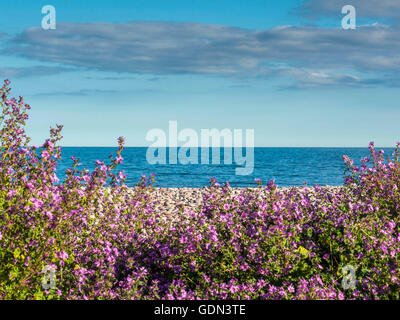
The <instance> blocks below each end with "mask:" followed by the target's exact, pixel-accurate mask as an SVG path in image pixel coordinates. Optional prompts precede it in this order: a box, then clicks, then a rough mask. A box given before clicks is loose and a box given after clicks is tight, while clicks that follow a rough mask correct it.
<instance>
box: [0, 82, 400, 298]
mask: <svg viewBox="0 0 400 320" xmlns="http://www.w3.org/2000/svg"><path fill="white" fill-rule="evenodd" d="M9 94H10V89H9V81H5V83H4V86H3V87H2V88H1V89H0V96H1V98H0V104H1V107H2V114H1V115H0V137H1V153H0V299H399V298H400V297H399V293H400V267H399V260H400V227H399V212H400V190H399V187H400V161H399V154H400V146H399V144H397V148H396V151H395V153H394V154H393V155H392V158H388V159H385V158H384V154H383V152H377V151H376V150H375V148H374V146H373V144H371V145H370V151H371V156H370V157H368V158H365V159H363V160H362V165H361V167H356V166H355V165H354V163H353V162H352V160H350V159H349V158H347V157H344V161H345V163H346V164H347V171H346V173H345V185H344V187H343V188H340V189H339V190H337V191H335V192H332V191H331V190H330V189H327V188H321V187H318V186H316V187H314V188H291V189H290V190H286V191H283V190H281V189H279V188H277V186H276V185H275V183H274V182H273V181H270V182H268V183H267V185H266V186H262V184H261V181H260V180H257V185H258V187H257V188H255V189H246V190H243V191H241V192H240V194H238V193H235V192H232V189H231V188H230V186H229V185H228V184H225V185H223V186H221V185H219V184H218V183H217V182H216V181H215V180H212V181H211V184H210V187H209V188H208V191H207V193H206V194H205V196H204V199H203V204H202V205H201V206H200V207H199V208H198V209H197V210H196V212H192V211H184V209H183V208H182V210H181V211H182V212H181V214H180V215H178V216H177V218H176V219H175V220H173V219H168V218H167V217H166V216H164V215H162V214H160V212H159V211H158V209H157V206H156V205H155V204H154V203H153V202H152V200H151V199H152V198H151V197H150V194H151V192H152V190H153V187H152V184H153V176H152V177H150V178H149V179H147V178H146V177H145V176H143V177H142V179H141V181H140V182H139V183H138V185H137V187H135V188H133V189H130V188H128V187H127V186H126V185H125V175H124V173H123V172H118V173H114V171H115V169H116V167H117V166H118V164H120V163H121V162H122V161H123V157H122V155H121V153H122V151H123V148H124V139H123V138H119V140H118V142H119V148H118V150H117V151H116V154H115V155H110V159H109V162H108V163H106V162H104V161H96V168H95V169H94V170H93V171H92V172H89V171H88V170H86V169H80V163H79V159H77V158H74V157H73V159H72V160H73V166H72V168H70V169H68V170H67V172H66V178H65V180H64V181H62V182H60V181H59V180H58V178H57V176H56V174H55V172H56V170H55V169H56V166H57V161H58V160H59V159H60V158H61V149H60V147H59V146H58V142H59V141H60V139H61V138H62V137H61V129H62V126H59V125H57V127H56V128H55V129H51V131H50V138H49V139H48V140H46V141H45V143H44V144H43V145H42V146H41V147H39V146H30V144H29V142H30V141H29V138H28V137H27V136H26V134H25V131H24V126H25V121H26V120H27V119H28V116H27V110H29V108H30V107H29V105H27V104H25V103H24V101H23V99H22V97H20V98H19V99H18V100H17V99H11V98H9ZM48 266H50V267H51V268H53V270H55V279H54V280H55V285H54V286H50V287H48V286H44V285H43V280H44V277H45V275H44V273H43V269H44V268H45V267H48ZM345 266H352V267H353V268H354V270H355V278H354V279H352V281H354V287H353V288H350V289H348V288H346V287H344V286H343V280H346V279H344V278H345V277H347V275H346V274H344V273H343V267H345ZM347 280H348V279H347Z"/></svg>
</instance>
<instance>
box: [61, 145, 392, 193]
mask: <svg viewBox="0 0 400 320" xmlns="http://www.w3.org/2000/svg"><path fill="white" fill-rule="evenodd" d="M377 150H381V149H379V148H377ZM382 150H384V151H385V155H386V156H390V155H391V154H392V153H393V151H394V149H393V148H382ZM115 151H116V148H111V147H63V148H62V153H61V154H62V160H61V161H60V162H59V163H58V166H57V176H58V177H59V178H60V180H61V181H62V180H63V179H64V178H65V171H66V169H67V168H70V167H71V165H72V160H71V157H72V156H75V157H77V158H79V160H80V161H79V162H80V163H81V164H82V166H81V167H80V168H86V169H89V170H93V169H94V168H95V161H96V160H100V161H105V163H108V161H109V155H110V154H111V153H114V152H115ZM165 151H166V157H165V158H160V159H164V160H166V161H163V162H164V163H162V164H160V163H157V164H150V163H149V161H148V159H149V157H146V154H147V153H148V148H140V147H138V148H134V147H132V148H126V149H124V150H123V152H122V157H123V158H124V161H123V163H122V164H121V165H119V166H118V167H117V171H124V173H125V174H126V175H127V180H126V184H127V185H128V186H130V187H133V186H135V185H136V184H137V182H138V181H139V180H140V177H141V176H142V175H147V176H149V175H150V174H152V173H154V174H155V181H156V182H155V184H154V186H155V187H163V188H182V187H187V188H201V187H205V186H208V185H209V184H210V178H212V177H214V178H216V179H217V181H218V182H219V183H221V184H222V183H224V182H229V184H230V185H231V186H232V187H255V186H256V185H257V183H256V182H255V179H260V180H261V181H262V183H263V184H266V183H267V182H268V181H270V180H275V183H276V184H277V185H278V186H280V187H288V186H303V185H305V184H306V185H308V186H314V185H320V186H324V185H330V186H340V185H343V184H344V171H345V165H344V163H343V159H342V156H343V155H347V156H349V157H350V158H351V159H353V161H354V163H355V164H356V165H357V164H360V160H361V158H363V157H366V156H368V155H369V150H368V148H254V164H252V163H251V161H249V162H248V164H247V165H248V167H249V168H250V169H248V170H247V171H248V172H247V173H249V174H246V175H239V174H237V173H238V170H236V169H238V168H243V167H245V165H244V164H240V162H239V160H238V161H236V160H235V157H234V153H232V154H233V156H232V157H231V161H229V160H228V161H227V162H226V163H225V159H224V149H223V148H221V150H220V156H219V157H218V158H219V159H220V163H219V164H213V163H212V159H215V158H216V157H217V156H218V154H217V153H213V151H214V150H213V149H210V150H208V151H209V164H207V163H202V162H205V161H202V159H201V152H202V151H203V150H200V149H199V150H198V161H197V162H198V163H197V164H196V163H195V164H193V163H191V164H182V163H181V162H180V161H179V160H178V161H177V163H176V164H175V163H170V162H169V152H170V150H169V149H168V148H167V149H166V150H165ZM155 155H156V156H158V155H160V154H157V153H156V154H155ZM243 155H245V149H244V150H243ZM237 159H239V158H237ZM217 160H218V159H217ZM250 160H251V159H250ZM150 162H151V161H150ZM172 162H173V161H172ZM195 162H196V161H195ZM214 162H217V161H214ZM230 162H231V163H230ZM251 169H252V170H251ZM242 173H243V172H242Z"/></svg>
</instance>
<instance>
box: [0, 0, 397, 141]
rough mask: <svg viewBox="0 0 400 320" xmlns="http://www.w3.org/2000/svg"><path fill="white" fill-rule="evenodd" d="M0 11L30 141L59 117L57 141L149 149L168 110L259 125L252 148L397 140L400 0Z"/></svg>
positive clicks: (4, 61) (4, 68) (25, 2)
mask: <svg viewBox="0 0 400 320" xmlns="http://www.w3.org/2000/svg"><path fill="white" fill-rule="evenodd" d="M49 4H50V5H53V6H54V7H55V8H56V12H57V28H56V30H43V29H42V28H41V20H42V18H43V16H44V15H43V14H42V13H41V9H42V7H43V6H44V5H49ZM345 4H352V5H354V7H355V8H356V10H357V29H356V30H343V29H342V28H341V19H342V17H343V15H342V14H341V8H342V6H343V5H345ZM0 15H1V19H0V77H1V78H3V79H5V78H9V79H10V80H11V81H12V87H13V93H14V94H15V95H23V96H24V97H25V101H26V102H28V103H30V104H31V106H32V110H31V114H30V115H31V117H30V121H29V126H28V133H29V134H30V135H31V136H32V138H33V142H34V143H38V144H39V143H40V142H41V141H43V140H44V139H45V138H46V137H47V136H48V129H49V126H50V125H54V124H55V123H61V124H63V125H64V131H63V136H64V139H63V145H65V146H114V145H116V138H117V137H118V136H121V135H122V136H125V137H126V138H127V145H128V146H145V145H148V144H149V143H148V142H146V140H145V136H146V133H147V132H148V131H149V130H151V129H153V128H162V129H165V130H167V128H168V121H170V120H177V121H178V127H179V129H183V128H193V129H195V130H200V129H202V128H218V129H223V128H230V129H232V130H233V129H254V130H255V143H256V146H332V147H339V146H360V147H366V146H367V145H368V143H369V141H375V143H376V145H378V146H382V147H384V146H387V147H391V146H393V145H394V144H395V142H396V141H398V140H400V126H399V125H398V123H399V119H400V108H399V105H398V101H399V100H400V99H399V98H400V97H399V86H400V76H399V74H400V73H399V71H400V70H399V69H400V63H399V62H400V50H399V49H400V48H399V47H400V27H399V20H400V2H399V1H396V0H381V1H379V3H378V4H377V2H376V1H372V0H351V1H344V0H332V1H324V0H304V1H302V0H281V1H272V0H270V1H268V0H230V1H225V0H201V1H200V0H170V1H165V0H159V1H155V0H140V1H138V0H129V1H128V0H114V1H100V0H96V1H92V0H85V1H78V0H69V1H67V0H50V1H39V0H34V1H32V0H14V1H9V2H6V3H4V4H2V11H1V13H0Z"/></svg>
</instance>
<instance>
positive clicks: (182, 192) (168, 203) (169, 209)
mask: <svg viewBox="0 0 400 320" xmlns="http://www.w3.org/2000/svg"><path fill="white" fill-rule="evenodd" d="M297 188H298V189H300V190H302V191H303V192H305V193H306V194H307V195H308V196H309V197H310V199H311V200H312V199H313V198H314V196H313V195H314V194H315V189H314V187H297ZM321 188H322V189H325V190H327V191H328V192H329V193H333V194H336V193H338V192H339V191H340V190H341V189H343V187H341V186H323V187H321ZM246 189H250V190H251V191H253V192H257V193H259V196H260V197H263V196H264V197H265V196H267V189H265V188H230V190H231V192H232V196H237V195H239V194H240V193H241V192H242V191H243V190H246ZM290 189H291V188H289V187H283V188H278V190H279V191H281V192H288V191H289V190H290ZM131 190H134V188H132V189H131ZM208 191H209V188H208V187H204V188H154V191H153V192H152V193H151V199H152V200H153V201H154V204H155V206H156V209H157V210H158V211H159V212H160V213H162V214H166V215H167V216H173V215H175V214H177V213H179V212H182V208H183V211H184V212H187V211H195V210H196V209H198V208H199V207H200V206H201V205H202V203H203V196H204V195H205V194H206V193H207V192H208Z"/></svg>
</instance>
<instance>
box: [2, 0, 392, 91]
mask: <svg viewBox="0 0 400 320" xmlns="http://www.w3.org/2000/svg"><path fill="white" fill-rule="evenodd" d="M317 2H318V1H308V3H309V4H308V5H310V6H311V4H313V3H317ZM318 3H319V2H318ZM321 3H328V2H325V1H324V2H321ZM329 3H330V2H329ZM387 3H390V1H389V0H387ZM306 4H307V3H306ZM320 5H321V4H320ZM327 6H328V5H327ZM328 8H329V6H328ZM313 10H315V9H313ZM3 53H5V54H11V55H18V56H20V57H24V58H28V59H32V60H37V61H45V62H53V63H61V64H63V65H65V66H68V67H71V66H74V67H80V68H86V69H93V70H99V71H109V72H119V73H122V72H124V73H138V74H152V75H161V76H162V75H171V74H172V75H174V74H203V75H216V76H231V77H236V76H240V77H283V78H287V79H291V80H294V81H295V82H294V83H293V86H294V87H298V88H301V87H314V86H340V85H346V86H348V85H352V86H371V85H392V86H397V85H398V83H399V81H398V80H397V79H398V76H397V74H398V72H399V71H400V70H399V69H400V29H399V28H397V27H394V26H384V25H379V24H375V25H369V26H363V27H359V28H357V29H356V30H343V29H341V28H339V27H338V28H319V27H313V26H308V27H305V26H281V27H276V28H272V29H268V30H249V29H243V28H238V27H231V26H222V25H214V24H204V23H175V22H131V23H120V24H112V23H60V24H58V25H57V29H56V30H51V31H49V30H43V29H41V28H38V27H34V28H29V29H26V30H24V31H23V32H22V33H21V34H19V35H17V36H15V37H14V38H13V39H11V40H9V42H8V46H7V48H6V49H5V50H4V51H3ZM387 79H390V80H387Z"/></svg>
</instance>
